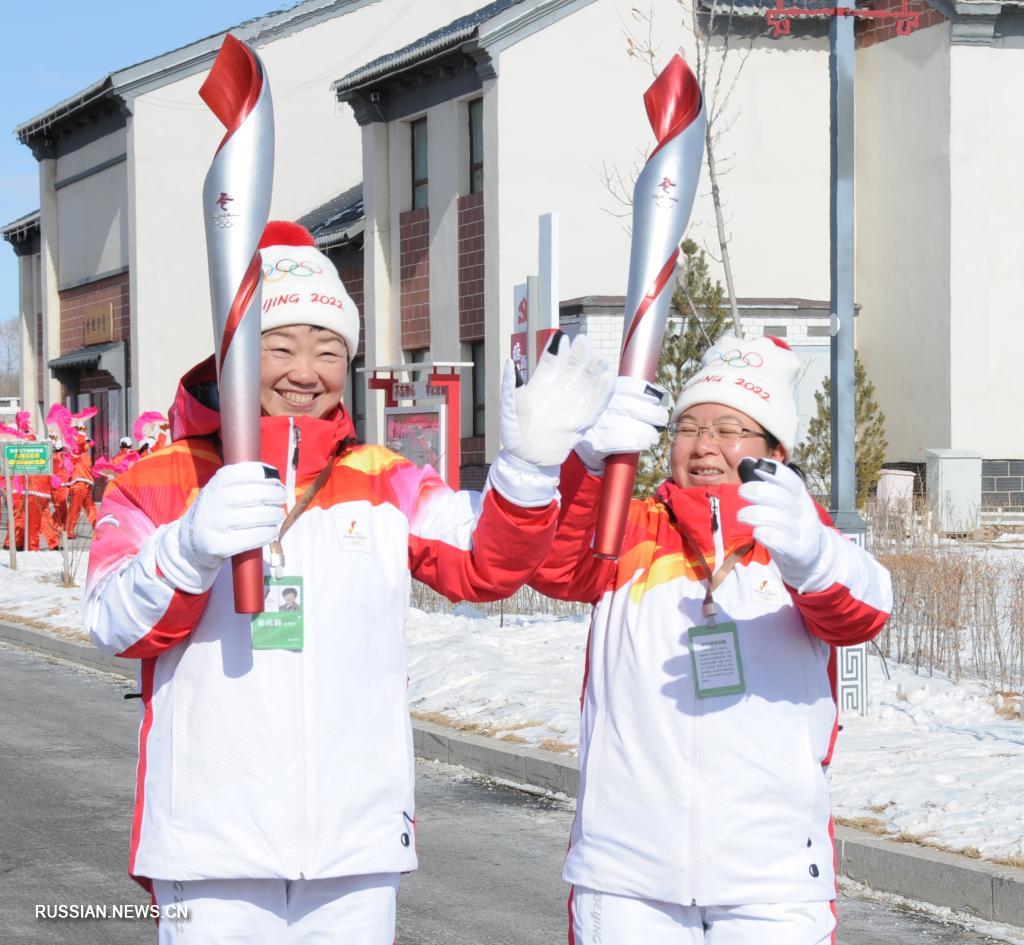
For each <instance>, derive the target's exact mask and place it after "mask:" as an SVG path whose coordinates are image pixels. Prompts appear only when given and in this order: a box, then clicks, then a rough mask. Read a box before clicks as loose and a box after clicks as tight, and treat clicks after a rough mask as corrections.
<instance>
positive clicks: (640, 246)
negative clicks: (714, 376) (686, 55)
mask: <svg viewBox="0 0 1024 945" xmlns="http://www.w3.org/2000/svg"><path fill="white" fill-rule="evenodd" d="M644 104H645V105H646V106H647V117H648V118H649V119H650V122H651V128H652V129H653V130H654V134H655V135H656V137H657V139H658V145H657V147H656V148H655V149H654V151H653V152H652V153H651V156H650V157H649V158H648V159H647V164H646V165H645V166H644V169H643V171H641V172H640V176H639V177H638V178H637V181H636V185H635V186H634V188H633V240H632V245H631V246H630V253H629V287H628V290H627V294H626V309H625V318H624V324H623V333H622V354H621V357H620V359H619V376H620V377H640V378H643V379H645V380H648V381H653V380H654V378H655V376H656V375H657V373H658V356H659V355H660V353H661V343H662V339H663V338H664V335H665V324H666V321H667V319H668V307H669V303H670V302H671V301H672V286H673V285H674V281H675V280H674V279H673V276H674V275H675V271H676V264H677V260H678V257H679V243H680V241H681V240H682V238H683V233H684V232H685V230H686V226H687V224H688V223H689V221H690V212H691V211H692V210H693V201H694V197H695V196H696V193H697V181H698V180H699V178H700V169H701V164H702V163H703V160H704V133H705V126H706V119H705V115H704V102H703V96H702V95H701V91H700V86H699V84H698V83H697V77H696V76H695V75H694V74H693V71H692V70H691V69H690V67H689V66H688V65H687V64H686V63H685V62H684V61H683V58H682V56H679V55H678V54H677V55H675V56H673V57H672V61H671V62H669V64H668V65H667V66H666V67H665V69H664V70H663V71H662V72H661V74H660V75H659V76H658V77H657V78H656V79H655V80H654V82H653V84H652V85H651V87H650V88H649V89H648V90H647V91H646V92H645V93H644ZM639 459H640V454H639V453H622V454H619V455H617V456H610V457H609V458H608V460H607V461H606V462H605V467H604V486H603V489H602V492H601V508H600V510H599V512H598V520H597V532H596V534H595V536H594V554H595V555H596V556H597V557H599V558H618V557H619V552H620V550H621V548H622V537H623V533H624V531H625V527H626V515H627V513H628V511H629V500H630V497H631V495H632V493H633V483H634V482H635V480H636V468H637V463H638V462H639Z"/></svg>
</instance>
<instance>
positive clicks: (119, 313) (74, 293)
mask: <svg viewBox="0 0 1024 945" xmlns="http://www.w3.org/2000/svg"><path fill="white" fill-rule="evenodd" d="M98 302H113V304H114V338H113V340H114V341H124V342H127V344H126V348H127V349H128V358H127V361H128V376H127V383H128V385H129V386H131V383H132V382H131V376H132V365H131V342H130V338H131V309H130V296H129V289H128V273H127V272H124V273H121V274H120V275H118V276H111V277H110V278H109V279H101V280H100V281H99V282H90V283H89V284H88V285H83V286H78V287H77V288H74V289H65V290H64V291H63V292H61V293H60V353H61V354H67V353H68V352H69V351H75V350H77V349H78V348H82V347H84V346H85V315H84V313H85V310H86V309H87V308H88V307H89V306H90V305H95V304H96V303H98Z"/></svg>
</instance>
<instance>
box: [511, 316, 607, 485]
mask: <svg viewBox="0 0 1024 945" xmlns="http://www.w3.org/2000/svg"><path fill="white" fill-rule="evenodd" d="M611 393H612V378H611V375H610V374H609V372H608V365H607V364H606V363H605V361H604V359H603V358H600V357H598V355H597V353H596V352H595V351H594V350H593V349H592V348H591V346H590V341H589V340H588V338H587V337H586V335H579V336H577V338H576V339H575V340H574V341H573V342H572V343H571V344H570V343H569V339H568V338H567V337H566V336H565V335H563V334H562V333H561V332H559V333H557V334H556V335H555V336H554V337H553V338H552V340H551V343H550V344H549V345H548V346H547V349H546V350H545V351H544V354H543V355H542V357H541V358H540V361H539V362H538V364H537V367H536V368H535V369H534V371H533V373H532V374H531V375H530V379H529V381H528V382H527V383H526V384H525V385H523V386H521V387H517V386H516V369H515V365H514V364H513V363H512V360H511V359H509V360H508V361H507V362H506V364H505V373H504V374H503V375H502V378H501V406H500V412H499V416H498V433H499V435H500V437H501V443H502V446H504V447H505V449H506V450H508V452H509V453H510V454H512V456H514V457H515V458H516V459H518V460H521V461H522V462H524V463H529V464H531V465H533V466H542V467H543V466H554V467H558V466H561V465H562V463H563V462H565V459H566V457H567V456H568V455H569V452H570V451H571V450H572V448H573V447H574V446H575V445H576V443H577V441H578V440H579V438H580V435H581V434H582V432H583V431H584V430H586V429H587V428H588V427H589V426H591V424H593V422H594V421H595V420H596V419H597V417H598V416H599V415H600V413H601V411H602V410H604V408H605V405H606V404H607V403H608V399H609V397H611Z"/></svg>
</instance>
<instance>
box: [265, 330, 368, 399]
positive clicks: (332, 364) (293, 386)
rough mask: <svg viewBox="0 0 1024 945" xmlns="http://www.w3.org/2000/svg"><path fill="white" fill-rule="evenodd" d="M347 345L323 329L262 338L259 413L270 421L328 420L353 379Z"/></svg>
mask: <svg viewBox="0 0 1024 945" xmlns="http://www.w3.org/2000/svg"><path fill="white" fill-rule="evenodd" d="M348 361H349V352H348V348H347V346H346V344H345V339H344V338H342V337H341V335H339V334H337V333H336V332H333V331H331V330H330V329H329V328H321V327H320V326H318V325H289V326H286V327H282V328H274V329H271V330H270V331H265V332H264V333H263V343H262V352H261V355H260V407H261V408H262V409H263V413H264V414H265V415H266V416H268V417H281V416H292V417H299V416H305V417H325V416H326V415H327V414H328V413H330V412H331V411H332V410H334V409H335V408H336V407H337V406H338V404H339V403H340V402H341V395H342V392H343V391H344V390H345V378H346V377H348Z"/></svg>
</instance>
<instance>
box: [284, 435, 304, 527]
mask: <svg viewBox="0 0 1024 945" xmlns="http://www.w3.org/2000/svg"><path fill="white" fill-rule="evenodd" d="M301 439H302V431H301V430H300V429H299V428H298V427H297V426H295V420H294V419H293V418H292V417H289V418H288V454H289V457H288V468H287V469H286V470H285V474H284V478H285V488H286V489H287V490H288V508H289V510H290V509H291V507H292V506H293V505H295V480H296V478H297V476H298V472H299V440H301Z"/></svg>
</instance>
